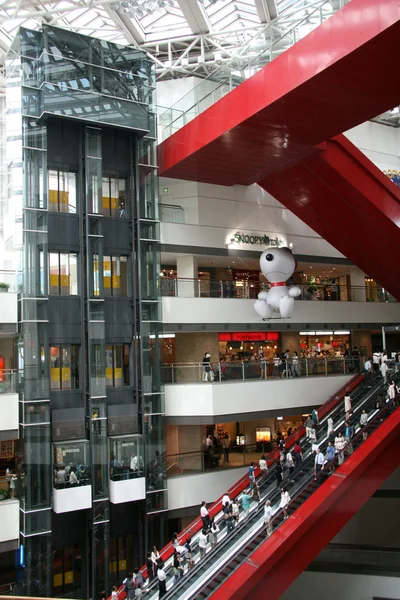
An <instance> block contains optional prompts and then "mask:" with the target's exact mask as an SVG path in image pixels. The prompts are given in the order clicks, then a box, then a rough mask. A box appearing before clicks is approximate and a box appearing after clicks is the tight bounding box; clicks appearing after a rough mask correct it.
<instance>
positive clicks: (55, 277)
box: [50, 273, 58, 287]
mask: <svg viewBox="0 0 400 600" xmlns="http://www.w3.org/2000/svg"><path fill="white" fill-rule="evenodd" d="M50 287H58V275H53V274H52V273H50Z"/></svg>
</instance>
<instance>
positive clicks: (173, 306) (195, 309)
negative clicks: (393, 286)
mask: <svg viewBox="0 0 400 600" xmlns="http://www.w3.org/2000/svg"><path fill="white" fill-rule="evenodd" d="M296 285H297V284H296ZM160 287H161V293H162V308H163V321H164V325H165V326H166V328H165V329H164V331H171V332H173V331H176V330H177V329H178V328H179V329H182V330H185V329H187V330H190V325H191V324H194V323H197V324H206V329H209V330H215V329H216V328H217V329H218V325H219V326H220V325H221V324H226V323H229V324H237V325H239V324H246V326H250V328H252V326H256V327H257V326H258V327H259V326H260V322H261V319H260V317H259V316H258V315H257V313H256V312H255V311H254V301H255V300H256V299H257V296H258V294H259V293H260V292H261V291H268V289H269V286H268V284H267V283H262V282H258V281H235V282H232V281H224V280H220V281H215V280H209V279H207V280H204V279H200V278H199V279H185V278H168V277H161V278H160ZM299 287H300V288H301V295H300V296H299V297H298V298H296V300H295V305H294V310H293V314H292V316H291V317H290V318H286V319H279V326H280V327H281V328H285V329H286V327H287V324H291V325H292V327H293V325H294V324H296V325H298V326H299V328H300V329H307V327H306V324H307V325H308V324H309V325H312V326H314V327H318V328H321V329H322V328H323V327H324V326H329V327H334V326H335V325H336V326H337V328H352V325H354V324H357V327H358V328H360V326H361V328H368V329H369V328H371V329H372V328H374V326H376V327H381V326H382V325H384V324H389V323H396V322H398V320H399V318H400V305H399V304H398V303H397V302H396V300H395V299H394V298H393V296H391V295H390V294H389V293H388V292H387V291H386V290H385V289H384V288H382V287H380V286H377V285H376V286H374V288H373V289H371V288H369V287H367V286H364V285H360V286H350V285H345V286H337V288H338V292H337V293H336V294H331V291H330V285H323V286H322V285H310V284H304V285H300V286H299ZM271 322H273V324H274V327H275V328H276V321H272V320H271ZM268 325H269V324H268Z"/></svg>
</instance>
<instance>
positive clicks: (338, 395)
mask: <svg viewBox="0 0 400 600" xmlns="http://www.w3.org/2000/svg"><path fill="white" fill-rule="evenodd" d="M363 378H364V376H363V375H362V374H360V373H357V374H355V375H354V377H353V378H352V379H350V381H348V382H347V383H345V384H344V385H343V386H342V387H341V388H340V389H339V390H338V391H337V392H335V394H333V395H332V396H331V397H330V398H329V399H328V400H327V401H326V402H324V404H322V405H321V406H320V407H319V409H318V416H319V420H320V421H321V420H322V419H323V418H324V417H325V416H326V415H327V414H328V413H329V412H330V411H331V410H332V409H333V408H335V406H337V405H338V404H339V402H341V401H342V400H343V398H344V395H345V393H346V392H351V391H352V390H353V389H354V388H355V387H357V386H358V385H359V384H360V383H361V381H362V380H363ZM304 433H305V426H304V424H302V425H300V426H299V427H298V428H297V429H295V431H294V432H293V433H292V434H291V435H290V436H289V437H288V438H287V439H286V442H285V447H286V448H290V447H291V446H294V444H295V443H296V441H297V440H299V439H300V438H301V437H302V436H303V435H304ZM279 456H280V451H279V449H275V450H272V451H271V452H270V453H268V454H267V455H266V459H267V465H268V467H270V466H271V465H272V464H273V463H275V462H276V461H277V460H278V459H279ZM260 474H261V470H260V468H259V467H258V466H257V467H256V469H255V472H254V475H255V477H256V479H257V478H258V477H259V475H260ZM248 485H249V475H248V472H246V473H245V474H244V475H242V477H241V478H240V479H239V480H238V481H237V482H236V483H235V484H234V485H233V486H231V487H230V488H229V489H228V490H227V492H226V493H227V494H228V496H229V497H230V498H231V499H232V498H236V496H238V495H239V494H240V493H241V492H243V490H245V489H246V487H248ZM224 495H225V493H224V494H223V495H222V496H220V497H219V498H218V500H216V501H215V502H214V503H213V504H212V506H211V507H210V508H209V509H208V510H209V514H210V518H212V517H215V516H216V515H217V514H218V513H219V512H220V511H221V510H222V498H223V496H224ZM201 528H202V521H201V518H200V517H197V518H196V519H194V521H192V522H191V523H190V524H189V525H188V526H187V527H186V528H185V529H184V530H183V531H182V532H181V533H180V534H179V535H178V539H179V543H180V544H181V545H183V544H185V543H186V541H187V540H188V539H189V538H192V537H193V536H195V535H196V534H197V533H199V531H200V530H201ZM173 551H174V550H173V545H172V543H171V542H168V544H166V545H165V546H164V548H162V550H160V551H159V553H160V557H161V559H162V561H163V562H164V563H165V562H166V561H167V560H168V559H169V558H170V557H171V556H172V555H173ZM140 571H141V573H142V574H143V576H144V577H146V578H147V577H148V573H147V567H146V565H145V566H143V567H142V568H141V569H140ZM123 589H124V586H123V585H121V586H120V588H119V589H118V600H124V598H125V593H124V591H123ZM107 600H111V596H110V597H109V598H108V599H107Z"/></svg>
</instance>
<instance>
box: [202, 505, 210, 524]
mask: <svg viewBox="0 0 400 600" xmlns="http://www.w3.org/2000/svg"><path fill="white" fill-rule="evenodd" d="M200 517H201V520H202V521H203V528H204V529H205V530H207V529H208V528H209V527H210V515H209V512H208V510H207V505H206V503H205V502H204V500H203V502H202V503H201V508H200Z"/></svg>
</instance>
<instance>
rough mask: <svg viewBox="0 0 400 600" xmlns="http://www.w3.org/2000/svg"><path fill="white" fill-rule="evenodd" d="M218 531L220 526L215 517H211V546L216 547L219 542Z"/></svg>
mask: <svg viewBox="0 0 400 600" xmlns="http://www.w3.org/2000/svg"><path fill="white" fill-rule="evenodd" d="M218 532H219V527H218V525H217V524H216V522H215V520H214V518H212V519H211V531H210V543H211V548H215V546H216V545H217V543H218Z"/></svg>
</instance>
